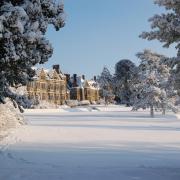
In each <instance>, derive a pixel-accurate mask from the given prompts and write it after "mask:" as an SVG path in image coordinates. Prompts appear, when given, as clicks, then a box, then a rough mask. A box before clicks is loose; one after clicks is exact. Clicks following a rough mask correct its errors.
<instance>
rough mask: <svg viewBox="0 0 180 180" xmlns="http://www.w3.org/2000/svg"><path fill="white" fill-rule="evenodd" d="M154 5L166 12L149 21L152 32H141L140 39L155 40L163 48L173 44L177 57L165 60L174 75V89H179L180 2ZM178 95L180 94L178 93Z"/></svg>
mask: <svg viewBox="0 0 180 180" xmlns="http://www.w3.org/2000/svg"><path fill="white" fill-rule="evenodd" d="M155 4H158V5H159V6H163V7H165V8H166V10H167V11H168V12H167V13H163V14H161V15H154V16H153V17H152V18H150V19H149V21H150V23H151V28H152V31H150V32H143V33H142V34H141V35H140V37H142V38H144V39H148V40H154V39H157V40H159V41H160V42H162V43H164V45H163V46H164V47H169V46H170V45H172V44H175V46H176V49H177V57H174V58H169V59H166V62H165V63H168V65H170V67H171V68H172V70H173V73H174V74H175V82H176V89H177V90H179V89H180V78H179V75H180V0H155ZM179 94H180V92H179Z"/></svg>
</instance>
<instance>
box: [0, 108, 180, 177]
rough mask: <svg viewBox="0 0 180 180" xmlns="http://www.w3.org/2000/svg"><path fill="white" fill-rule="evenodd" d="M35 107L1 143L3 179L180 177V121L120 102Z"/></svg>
mask: <svg viewBox="0 0 180 180" xmlns="http://www.w3.org/2000/svg"><path fill="white" fill-rule="evenodd" d="M58 111H59V110H42V112H41V111H39V110H38V111H37V110H31V111H27V112H26V113H25V116H26V119H27V121H28V125H26V126H23V127H21V128H19V129H16V130H14V131H13V132H11V134H10V135H9V136H8V137H7V138H5V139H4V140H3V141H1V143H0V144H1V151H0V180H180V120H178V119H177V118H176V116H175V115H173V114H171V113H170V114H168V115H166V116H164V117H163V116H161V115H160V114H158V115H156V117H155V118H154V119H152V118H150V117H149V112H143V111H139V112H131V111H130V109H129V108H122V107H120V108H119V107H118V106H110V107H98V108H93V109H87V108H76V109H73V110H72V109H63V110H61V111H59V112H58ZM73 111H74V112H73Z"/></svg>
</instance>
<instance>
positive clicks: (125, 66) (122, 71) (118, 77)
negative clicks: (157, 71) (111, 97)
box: [114, 59, 136, 106]
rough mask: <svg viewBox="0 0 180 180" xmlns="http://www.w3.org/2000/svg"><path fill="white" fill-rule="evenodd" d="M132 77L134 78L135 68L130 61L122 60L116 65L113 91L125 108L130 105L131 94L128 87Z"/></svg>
mask: <svg viewBox="0 0 180 180" xmlns="http://www.w3.org/2000/svg"><path fill="white" fill-rule="evenodd" d="M134 76H136V66H135V64H134V63H133V62H132V61H130V60H128V59H123V60H120V61H119V62H117V63H116V65H115V75H114V91H115V94H116V96H117V97H119V98H120V100H121V103H123V104H126V105H127V106H129V105H130V104H131V102H130V96H131V94H132V92H131V88H130V86H131V83H132V82H131V81H132V80H133V78H134Z"/></svg>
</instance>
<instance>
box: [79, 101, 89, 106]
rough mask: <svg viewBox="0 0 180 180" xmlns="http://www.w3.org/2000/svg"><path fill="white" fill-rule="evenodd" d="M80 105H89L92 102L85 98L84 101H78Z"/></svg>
mask: <svg viewBox="0 0 180 180" xmlns="http://www.w3.org/2000/svg"><path fill="white" fill-rule="evenodd" d="M78 105H79V106H87V105H90V102H89V101H88V100H84V101H80V102H78Z"/></svg>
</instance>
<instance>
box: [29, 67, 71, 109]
mask: <svg viewBox="0 0 180 180" xmlns="http://www.w3.org/2000/svg"><path fill="white" fill-rule="evenodd" d="M27 92H28V96H29V98H30V99H32V100H38V101H47V102H49V103H53V104H56V105H63V104H65V100H66V99H68V98H69V92H68V91H67V85H66V76H65V75H63V74H62V73H61V72H59V68H58V66H56V67H55V68H54V69H53V70H51V71H48V70H44V69H39V70H37V71H36V76H35V77H34V80H33V81H31V82H29V83H28V85H27Z"/></svg>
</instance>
